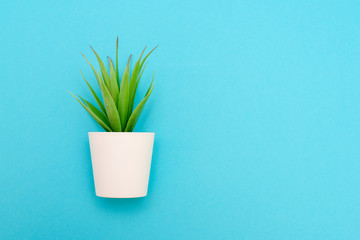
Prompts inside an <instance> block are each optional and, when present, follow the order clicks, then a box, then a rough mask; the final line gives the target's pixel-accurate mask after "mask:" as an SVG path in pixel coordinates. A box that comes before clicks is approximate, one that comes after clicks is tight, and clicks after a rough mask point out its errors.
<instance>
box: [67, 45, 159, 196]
mask: <svg viewBox="0 0 360 240" xmlns="http://www.w3.org/2000/svg"><path fill="white" fill-rule="evenodd" d="M90 47H91V46H90ZM91 49H92V51H93V52H94V54H95V56H96V58H97V61H98V63H99V66H100V71H96V70H95V68H94V67H93V65H92V64H91V63H90V61H89V60H88V59H87V58H86V57H85V56H84V55H83V54H82V53H81V54H82V55H83V57H84V58H85V59H86V61H87V62H88V63H89V65H90V67H91V69H92V71H93V73H94V75H95V78H96V80H97V83H98V85H99V87H100V92H101V95H102V99H103V102H102V101H101V100H100V98H99V96H98V95H97V94H96V93H95V91H94V89H93V88H92V87H91V85H90V84H89V82H88V81H87V80H86V79H85V77H84V75H83V73H82V72H81V71H80V72H81V75H82V76H83V78H84V80H85V82H86V84H87V86H88V87H89V89H90V91H91V93H92V96H93V97H94V99H95V101H96V103H97V105H98V107H99V108H97V107H95V106H94V105H93V104H91V103H90V102H89V101H87V100H86V99H84V98H82V97H81V96H78V98H77V97H76V96H75V95H74V94H72V93H71V92H70V93H71V94H72V95H73V96H74V98H75V99H76V100H77V101H78V102H79V103H80V104H81V105H82V106H83V107H84V109H85V110H86V111H87V112H88V113H89V114H90V116H91V117H92V118H93V119H94V120H95V121H96V122H97V123H98V124H99V125H100V126H101V127H102V128H103V129H104V130H105V131H106V132H89V141H90V152H91V160H92V167H93V174H94V182H95V191H96V195H97V196H99V197H108V198H134V197H144V196H146V195H147V189H148V182H149V175H150V165H151V158H152V151H153V145H154V137H155V133H145V132H132V131H133V129H134V127H135V124H136V122H137V120H138V118H139V116H140V114H141V112H142V110H143V108H144V106H145V103H146V101H147V100H148V98H149V97H150V94H151V92H152V91H153V88H154V75H153V77H152V81H151V84H150V87H149V89H148V90H147V92H146V94H145V96H144V98H143V99H142V100H141V101H140V103H139V104H138V105H137V106H136V107H134V102H135V95H136V91H137V88H138V84H139V82H140V79H141V76H142V74H143V72H144V70H145V68H146V64H147V63H145V61H146V59H147V58H148V57H149V55H150V54H151V53H152V52H153V51H154V50H155V49H156V47H155V48H154V49H152V50H151V51H150V52H149V53H148V54H147V55H146V56H145V57H144V58H142V57H143V54H144V52H145V49H146V47H145V48H144V50H143V51H142V53H141V55H140V57H139V59H138V60H137V61H136V63H135V65H134V68H133V70H132V71H131V70H130V60H131V55H130V57H129V59H128V61H127V65H126V67H125V70H124V72H123V74H122V75H120V74H119V67H118V39H117V40H116V62H115V65H114V63H113V61H112V60H111V58H110V57H108V61H109V71H108V70H107V69H106V67H105V64H104V63H103V61H102V60H101V58H100V57H99V55H98V54H97V53H96V52H95V50H94V49H93V48H92V47H91ZM130 72H131V73H130Z"/></svg>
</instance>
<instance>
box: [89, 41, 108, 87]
mask: <svg viewBox="0 0 360 240" xmlns="http://www.w3.org/2000/svg"><path fill="white" fill-rule="evenodd" d="M90 48H91V50H93V52H94V54H95V56H96V59H97V60H98V62H99V66H100V70H101V75H102V77H103V78H104V82H105V85H106V87H107V88H109V89H110V77H109V74H108V72H107V70H106V67H105V65H104V63H103V61H102V60H101V58H100V57H99V55H98V54H97V53H96V52H95V50H94V49H93V48H92V47H91V46H90Z"/></svg>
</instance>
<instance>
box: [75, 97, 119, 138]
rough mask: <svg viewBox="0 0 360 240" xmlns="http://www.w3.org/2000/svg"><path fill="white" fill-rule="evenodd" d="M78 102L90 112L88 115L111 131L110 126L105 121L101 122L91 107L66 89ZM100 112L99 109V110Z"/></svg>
mask: <svg viewBox="0 0 360 240" xmlns="http://www.w3.org/2000/svg"><path fill="white" fill-rule="evenodd" d="M68 92H69V93H70V94H71V95H72V96H73V97H74V98H75V99H76V100H77V101H78V102H79V103H80V104H81V106H83V108H84V109H85V110H86V111H87V112H88V113H89V114H90V116H91V117H92V118H93V119H94V120H95V121H96V122H97V123H98V124H99V125H100V126H101V127H102V128H104V129H105V130H106V131H108V132H111V131H112V130H111V128H110V127H109V126H107V124H106V123H105V122H103V121H102V120H101V119H100V118H99V117H98V116H97V115H96V114H95V113H94V112H93V111H91V109H90V108H89V107H88V106H86V105H85V104H84V103H83V102H81V101H80V100H79V99H78V98H77V97H75V95H74V94H72V93H71V92H70V91H68ZM99 112H100V111H99Z"/></svg>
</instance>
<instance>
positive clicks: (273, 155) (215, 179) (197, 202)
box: [0, 0, 360, 239]
mask: <svg viewBox="0 0 360 240" xmlns="http://www.w3.org/2000/svg"><path fill="white" fill-rule="evenodd" d="M0 11H1V12H0V13H1V14H0V16H1V21H0V29H1V30H0V31H1V44H0V54H1V55H0V56H1V58H0V61H1V73H0V76H1V80H0V102H1V104H0V113H1V124H0V133H1V138H0V154H1V155H0V157H1V167H0V193H1V197H0V222H1V225H0V234H1V239H359V238H360V193H359V191H360V174H359V171H360V148H359V143H360V125H359V122H360V94H359V90H360V15H359V12H360V5H359V3H358V2H357V1H313V0H312V1H271V2H270V1H210V0H207V1H184V0H182V1H161V0H153V1H143V2H137V1H85V0H81V1H70V0H65V1H43V2H40V1H7V2H3V3H2V7H1V10H0ZM117 35H118V36H119V43H120V52H119V53H120V59H121V60H120V65H121V66H122V67H124V66H125V63H126V60H127V57H128V55H129V54H130V53H133V54H134V55H135V57H137V56H139V53H140V52H141V50H142V48H143V47H144V46H145V45H148V46H149V47H154V46H155V45H157V44H159V45H160V47H159V48H158V49H157V50H156V53H155V54H154V55H153V56H151V59H150V64H149V65H148V68H147V72H146V73H145V75H144V77H143V81H142V85H141V89H140V94H141V95H143V94H144V92H145V90H146V88H147V86H148V84H149V83H150V80H151V76H152V72H153V71H154V70H156V82H155V89H154V92H153V95H152V96H151V98H150V101H149V102H148V104H147V105H146V108H145V111H144V113H143V115H142V116H141V119H140V121H139V123H138V125H137V127H136V129H135V131H154V132H156V142H155V148H154V156H153V163H152V170H151V176H150V185H149V195H148V196H147V197H146V198H141V199H103V198H98V197H96V196H95V193H94V184H93V177H92V169H91V161H90V153H89V143H88V136H87V133H88V132H89V131H101V128H100V127H98V126H97V125H96V123H95V122H94V121H93V120H92V119H91V118H90V117H89V116H88V114H87V113H86V112H85V111H84V110H83V109H82V108H81V106H80V105H79V104H78V103H77V102H75V100H74V99H73V98H72V97H71V96H70V94H69V93H67V92H66V90H67V89H68V90H71V91H73V92H75V93H78V94H80V95H82V96H84V97H86V98H91V95H90V93H89V91H88V89H87V87H86V85H85V83H84V81H83V80H82V78H81V75H80V73H79V68H81V69H82V70H83V72H84V74H85V76H86V77H88V78H89V80H90V81H91V82H92V83H93V84H95V79H94V78H93V77H92V72H91V69H90V68H89V67H88V65H87V63H86V62H85V60H84V59H83V58H82V57H81V55H80V53H79V52H80V51H81V52H83V53H84V54H85V55H86V56H88V57H89V58H90V60H91V61H93V62H94V61H95V58H94V56H93V55H92V54H91V50H90V48H89V47H88V45H89V44H91V45H92V46H93V47H94V48H95V49H96V50H97V51H98V53H99V54H100V55H101V57H103V58H105V57H106V56H108V55H110V56H114V54H115V40H116V36H117Z"/></svg>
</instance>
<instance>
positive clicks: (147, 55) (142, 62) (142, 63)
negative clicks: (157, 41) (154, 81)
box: [140, 45, 159, 69]
mask: <svg viewBox="0 0 360 240" xmlns="http://www.w3.org/2000/svg"><path fill="white" fill-rule="evenodd" d="M158 46H159V45H157V46H156V47H154V48H153V49H152V50H151V51H150V52H149V53H148V54H146V56H145V57H144V59H143V60H142V61H141V64H140V69H141V68H142V66H143V65H144V62H145V61H146V59H147V58H148V57H149V56H150V54H151V53H152V52H153V51H154V50H155V49H156V48H157V47H158Z"/></svg>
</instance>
